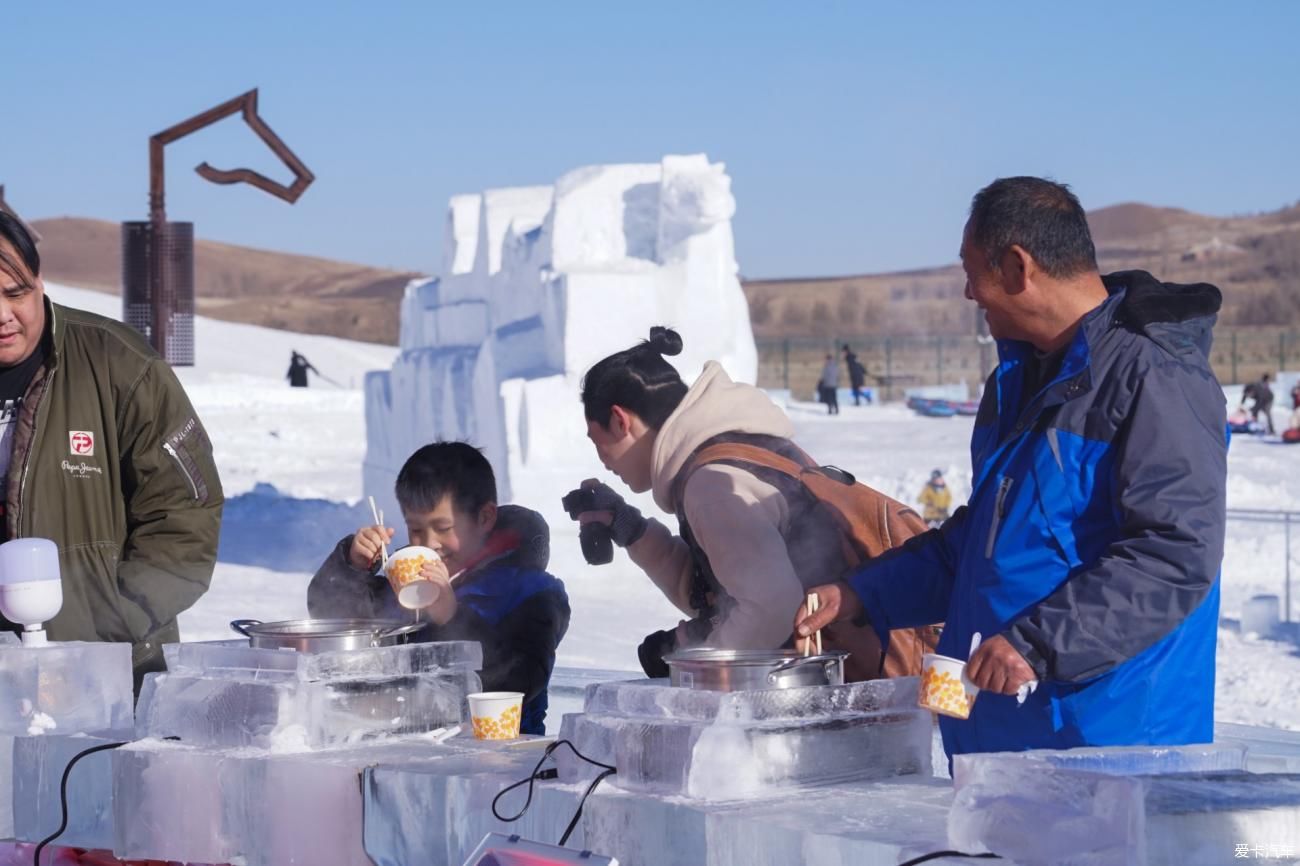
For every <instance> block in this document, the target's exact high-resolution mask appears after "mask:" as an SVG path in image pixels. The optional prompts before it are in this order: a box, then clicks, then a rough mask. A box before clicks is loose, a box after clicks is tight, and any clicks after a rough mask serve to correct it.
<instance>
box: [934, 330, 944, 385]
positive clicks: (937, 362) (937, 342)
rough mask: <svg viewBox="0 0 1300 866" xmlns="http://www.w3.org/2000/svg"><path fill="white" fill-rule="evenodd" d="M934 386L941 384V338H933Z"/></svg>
mask: <svg viewBox="0 0 1300 866" xmlns="http://www.w3.org/2000/svg"><path fill="white" fill-rule="evenodd" d="M934 384H936V385H942V384H943V337H935V338H934Z"/></svg>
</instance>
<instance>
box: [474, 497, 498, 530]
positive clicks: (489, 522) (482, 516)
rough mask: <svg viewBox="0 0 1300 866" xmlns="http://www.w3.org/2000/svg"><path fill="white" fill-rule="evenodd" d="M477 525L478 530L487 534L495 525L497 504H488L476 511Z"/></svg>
mask: <svg viewBox="0 0 1300 866" xmlns="http://www.w3.org/2000/svg"><path fill="white" fill-rule="evenodd" d="M478 525H479V528H480V529H485V530H487V531H489V532H491V531H492V528H493V527H494V526H496V525H497V504H496V503H495V502H489V503H487V504H486V505H484V506H483V507H482V508H480V509H479V510H478Z"/></svg>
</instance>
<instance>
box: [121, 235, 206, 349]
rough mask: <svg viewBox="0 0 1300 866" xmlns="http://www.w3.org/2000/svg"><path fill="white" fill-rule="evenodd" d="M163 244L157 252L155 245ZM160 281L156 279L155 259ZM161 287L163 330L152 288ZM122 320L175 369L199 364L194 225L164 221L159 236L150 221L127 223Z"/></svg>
mask: <svg viewBox="0 0 1300 866" xmlns="http://www.w3.org/2000/svg"><path fill="white" fill-rule="evenodd" d="M155 243H157V245H158V248H157V250H156V251H155V249H154V244H155ZM155 262H156V263H157V264H158V267H159V269H160V270H159V273H158V275H157V280H156V281H155V280H151V279H150V277H151V275H153V268H154V263H155ZM155 282H156V284H157V285H159V286H160V287H161V301H162V303H161V305H160V309H161V312H162V314H163V315H164V317H165V319H164V321H163V327H162V328H160V329H159V330H160V331H162V333H163V335H165V337H166V342H167V345H166V346H165V347H164V346H161V345H159V342H160V341H159V340H158V339H157V337H158V336H159V335H156V334H155V333H154V327H153V323H154V304H153V291H152V286H153V285H154V284H155ZM122 320H123V321H124V322H126V323H127V324H128V325H130V326H131V327H133V328H135V329H136V330H137V331H139V332H140V333H141V334H143V335H144V337H145V339H146V340H148V341H149V343H150V345H152V346H153V347H154V349H155V350H156V351H157V352H158V354H159V355H161V356H162V357H163V358H165V359H166V360H167V362H168V363H169V364H171V365H172V366H174V367H191V366H193V365H194V224H193V223H176V222H168V223H163V225H162V230H161V231H160V232H158V237H157V238H155V237H154V227H153V225H152V224H151V223H147V222H127V223H122Z"/></svg>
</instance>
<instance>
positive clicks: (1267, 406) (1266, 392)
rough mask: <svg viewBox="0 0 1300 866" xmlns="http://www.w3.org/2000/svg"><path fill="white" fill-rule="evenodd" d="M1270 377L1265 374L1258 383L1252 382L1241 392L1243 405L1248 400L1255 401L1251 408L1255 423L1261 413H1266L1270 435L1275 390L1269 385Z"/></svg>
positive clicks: (1265, 419)
mask: <svg viewBox="0 0 1300 866" xmlns="http://www.w3.org/2000/svg"><path fill="white" fill-rule="evenodd" d="M1268 382H1269V377H1268V374H1267V373H1265V374H1264V375H1263V376H1260V377H1259V381H1258V382H1251V383H1250V384H1249V385H1247V386H1246V387H1245V389H1244V390H1243V391H1242V392H1241V405H1242V406H1245V405H1246V401H1247V400H1253V401H1254V403H1253V404H1252V405H1251V407H1250V417H1251V418H1252V419H1254V420H1255V421H1258V420H1259V415H1260V413H1261V412H1262V413H1264V424H1265V425H1266V426H1267V427H1268V432H1269V434H1272V433H1273V432H1275V431H1274V430H1273V389H1272V388H1270V387H1269V385H1268Z"/></svg>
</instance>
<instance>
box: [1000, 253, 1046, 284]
mask: <svg viewBox="0 0 1300 866" xmlns="http://www.w3.org/2000/svg"><path fill="white" fill-rule="evenodd" d="M999 264H1000V265H1001V267H1000V271H1001V274H1002V286H1003V288H1004V289H1006V292H1007V294H1009V295H1017V294H1020V293H1021V292H1023V291H1024V290H1025V289H1027V288H1028V287H1029V284H1030V283H1031V282H1032V281H1033V280H1034V278H1035V277H1036V276H1037V274H1038V263H1037V262H1035V261H1034V257H1033V256H1031V255H1030V254H1029V252H1028V250H1026V249H1025V248H1024V247H1022V246H1020V244H1012V245H1011V246H1010V247H1009V248H1008V249H1007V251H1006V252H1005V253H1003V254H1002V261H1001V262H999Z"/></svg>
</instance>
